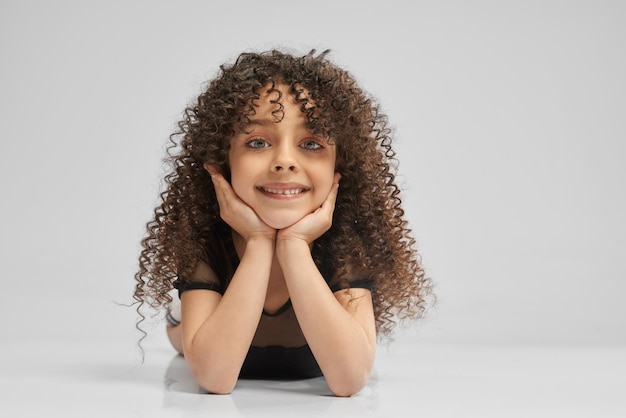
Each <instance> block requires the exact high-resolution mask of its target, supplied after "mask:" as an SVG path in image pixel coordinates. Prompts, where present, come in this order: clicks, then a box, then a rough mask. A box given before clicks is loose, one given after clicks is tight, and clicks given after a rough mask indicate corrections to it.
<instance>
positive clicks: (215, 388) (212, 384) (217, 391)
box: [196, 373, 237, 395]
mask: <svg viewBox="0 0 626 418" xmlns="http://www.w3.org/2000/svg"><path fill="white" fill-rule="evenodd" d="M196 381H197V382H198V385H200V387H201V388H202V389H204V390H206V391H207V392H208V393H212V394H214V395H228V394H230V393H231V392H232V391H233V389H234V388H235V385H236V384H237V378H234V379H233V378H229V377H218V376H215V375H212V374H208V373H207V374H206V375H196Z"/></svg>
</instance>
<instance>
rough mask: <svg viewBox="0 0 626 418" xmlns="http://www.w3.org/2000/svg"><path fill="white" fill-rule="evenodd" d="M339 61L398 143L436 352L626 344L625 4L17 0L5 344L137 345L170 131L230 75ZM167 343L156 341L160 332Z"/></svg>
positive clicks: (1, 100) (5, 210)
mask: <svg viewBox="0 0 626 418" xmlns="http://www.w3.org/2000/svg"><path fill="white" fill-rule="evenodd" d="M282 46H284V47H288V48H292V49H294V50H295V51H296V52H298V53H301V54H304V53H306V52H308V50H309V49H311V48H317V49H318V50H324V49H327V48H330V49H331V50H332V53H331V55H330V58H331V59H332V60H333V61H334V62H336V63H337V64H339V65H341V66H344V67H345V68H347V69H348V70H349V71H351V72H352V73H353V74H354V75H355V77H356V78H357V79H358V80H359V81H360V82H361V84H362V86H363V87H364V88H365V90H367V91H369V92H370V93H371V94H373V95H374V96H376V97H377V98H378V100H379V102H380V104H381V106H382V108H383V110H384V111H385V112H386V113H387V114H388V115H389V119H390V122H391V124H392V125H393V127H394V128H395V132H396V138H397V142H396V144H397V150H398V156H399V160H400V174H401V177H400V182H401V184H402V186H403V187H404V194H403V196H404V202H405V208H406V210H407V216H408V219H409V221H410V223H411V227H412V228H413V231H414V233H415V236H416V238H417V240H418V245H419V248H420V251H421V253H422V256H423V262H424V265H425V267H426V269H427V272H428V274H429V275H430V276H432V278H433V279H434V281H435V283H436V284H437V288H436V291H437V294H438V297H439V304H438V306H437V308H436V309H435V310H433V311H432V312H431V314H430V316H429V317H428V319H426V320H425V321H423V322H422V323H421V325H418V327H417V328H415V329H417V330H418V331H417V332H418V337H419V339H420V340H422V341H434V342H451V343H457V342H458V343H472V342H476V343H513V344H533V343H548V344H624V343H626V304H625V303H624V295H625V294H626V280H625V279H626V267H625V266H624V255H625V253H626V222H625V221H624V213H626V196H625V187H624V180H625V179H626V168H625V164H624V157H625V153H626V145H625V140H626V135H625V134H626V122H625V120H626V117H625V116H626V99H625V97H626V81H625V80H626V77H625V76H624V75H625V74H626V52H625V51H626V3H624V2H620V1H597V0H594V1H554V0H550V1H546V0H543V1H517V2H513V1H461V0H456V1H412V2H409V1H385V2H375V1H358V2H357V1H352V2H348V1H343V2H342V1H337V0H335V1H326V0H323V1H320V0H318V1H315V2H295V1H272V0H267V1H262V2H261V1H237V2H226V1H219V2H210V1H170V2H166V1H158V2H157V1H124V2H122V1H106V2H104V1H102V2H82V1H55V2H46V1H17V0H16V1H2V2H1V3H0V135H1V141H2V142H1V147H0V193H1V196H2V197H1V205H0V231H1V232H0V257H1V264H0V266H1V277H2V279H1V280H2V285H3V286H2V287H3V295H4V297H3V298H2V302H1V303H0V312H1V314H2V318H3V332H2V338H3V339H7V340H10V339H16V338H21V339H28V338H32V337H38V338H48V339H65V340H67V339H78V338H102V339H108V340H115V341H126V342H127V343H128V347H129V348H130V347H132V346H134V344H135V342H136V339H137V338H138V334H137V333H136V332H135V330H134V320H135V315H134V312H133V310H132V309H131V308H125V307H121V306H119V305H117V304H116V302H118V303H128V302H131V294H132V291H133V286H134V281H133V275H134V273H135V269H136V266H137V261H136V260H137V256H138V253H139V248H140V247H139V241H140V239H141V238H142V237H143V234H144V228H145V227H144V225H145V223H146V222H147V221H148V220H149V219H150V217H151V212H152V209H153V207H154V206H155V204H156V203H157V194H158V192H159V191H160V187H161V184H160V178H161V177H162V175H163V167H162V164H161V159H162V157H163V156H164V148H165V145H166V141H167V138H168V135H169V134H170V133H171V132H172V131H173V129H174V127H175V124H176V121H177V120H178V119H179V118H180V116H181V113H182V111H183V109H184V107H185V106H186V105H187V104H188V103H190V102H191V101H192V100H194V99H195V97H196V96H197V94H198V93H199V92H200V90H201V88H202V85H203V83H204V82H206V81H208V80H209V79H210V78H212V77H213V76H214V75H215V74H216V72H217V68H218V65H219V64H221V63H223V62H226V61H231V60H232V59H234V58H235V57H236V55H238V53H239V52H242V51H244V50H266V49H269V48H272V47H282ZM155 332H159V333H160V332H162V329H161V328H160V327H159V328H158V329H156V331H155Z"/></svg>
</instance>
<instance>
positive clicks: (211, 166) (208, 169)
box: [202, 163, 220, 175]
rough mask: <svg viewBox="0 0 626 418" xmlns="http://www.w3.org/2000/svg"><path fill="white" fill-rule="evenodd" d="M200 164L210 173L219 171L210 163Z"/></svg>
mask: <svg viewBox="0 0 626 418" xmlns="http://www.w3.org/2000/svg"><path fill="white" fill-rule="evenodd" d="M202 166H203V167H204V169H205V170H206V171H207V172H208V173H209V174H210V175H214V174H217V173H219V172H220V171H219V170H218V168H217V167H216V166H214V165H212V164H209V163H204V164H203V165H202Z"/></svg>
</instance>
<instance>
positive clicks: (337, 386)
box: [327, 373, 369, 398]
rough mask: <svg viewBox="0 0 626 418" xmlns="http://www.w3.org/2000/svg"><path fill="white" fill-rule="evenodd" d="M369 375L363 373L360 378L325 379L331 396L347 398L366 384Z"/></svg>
mask: <svg viewBox="0 0 626 418" xmlns="http://www.w3.org/2000/svg"><path fill="white" fill-rule="evenodd" d="M368 380H369V373H363V374H362V375H360V376H353V377H351V378H348V377H342V378H339V379H334V380H332V379H331V380H329V379H327V383H328V387H329V389H330V391H331V392H332V393H333V395H335V396H337V397H342V398H347V397H350V396H353V395H356V394H357V393H359V392H360V391H361V390H362V389H363V388H364V387H365V385H366V384H367V382H368Z"/></svg>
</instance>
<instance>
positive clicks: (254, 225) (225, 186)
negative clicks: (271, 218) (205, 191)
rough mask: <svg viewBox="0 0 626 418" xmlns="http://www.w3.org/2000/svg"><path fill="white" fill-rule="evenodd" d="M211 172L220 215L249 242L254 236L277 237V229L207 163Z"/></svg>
mask: <svg viewBox="0 0 626 418" xmlns="http://www.w3.org/2000/svg"><path fill="white" fill-rule="evenodd" d="M205 168H206V170H207V171H208V172H209V174H211V180H212V181H213V187H215V194H216V196H217V202H218V204H219V206H220V217H221V218H222V219H223V220H224V222H226V223H227V224H228V225H229V226H230V227H231V228H232V229H234V230H235V231H236V232H237V233H238V234H239V235H241V236H242V237H243V239H244V240H245V241H246V242H248V241H249V240H250V238H252V237H259V236H260V237H265V238H269V239H271V240H274V239H275V238H276V230H275V229H274V228H272V227H270V226H269V225H267V224H266V223H265V222H263V221H262V220H261V219H260V218H259V217H258V215H257V214H256V212H255V211H254V210H253V209H252V208H251V207H250V206H248V205H247V204H246V203H245V202H244V201H243V200H241V199H240V198H239V196H237V195H236V194H235V191H234V190H233V188H232V187H231V185H230V184H229V183H228V181H226V179H225V178H224V176H223V175H222V174H221V173H220V172H219V171H218V170H217V168H216V167H214V166H210V165H208V164H205Z"/></svg>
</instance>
